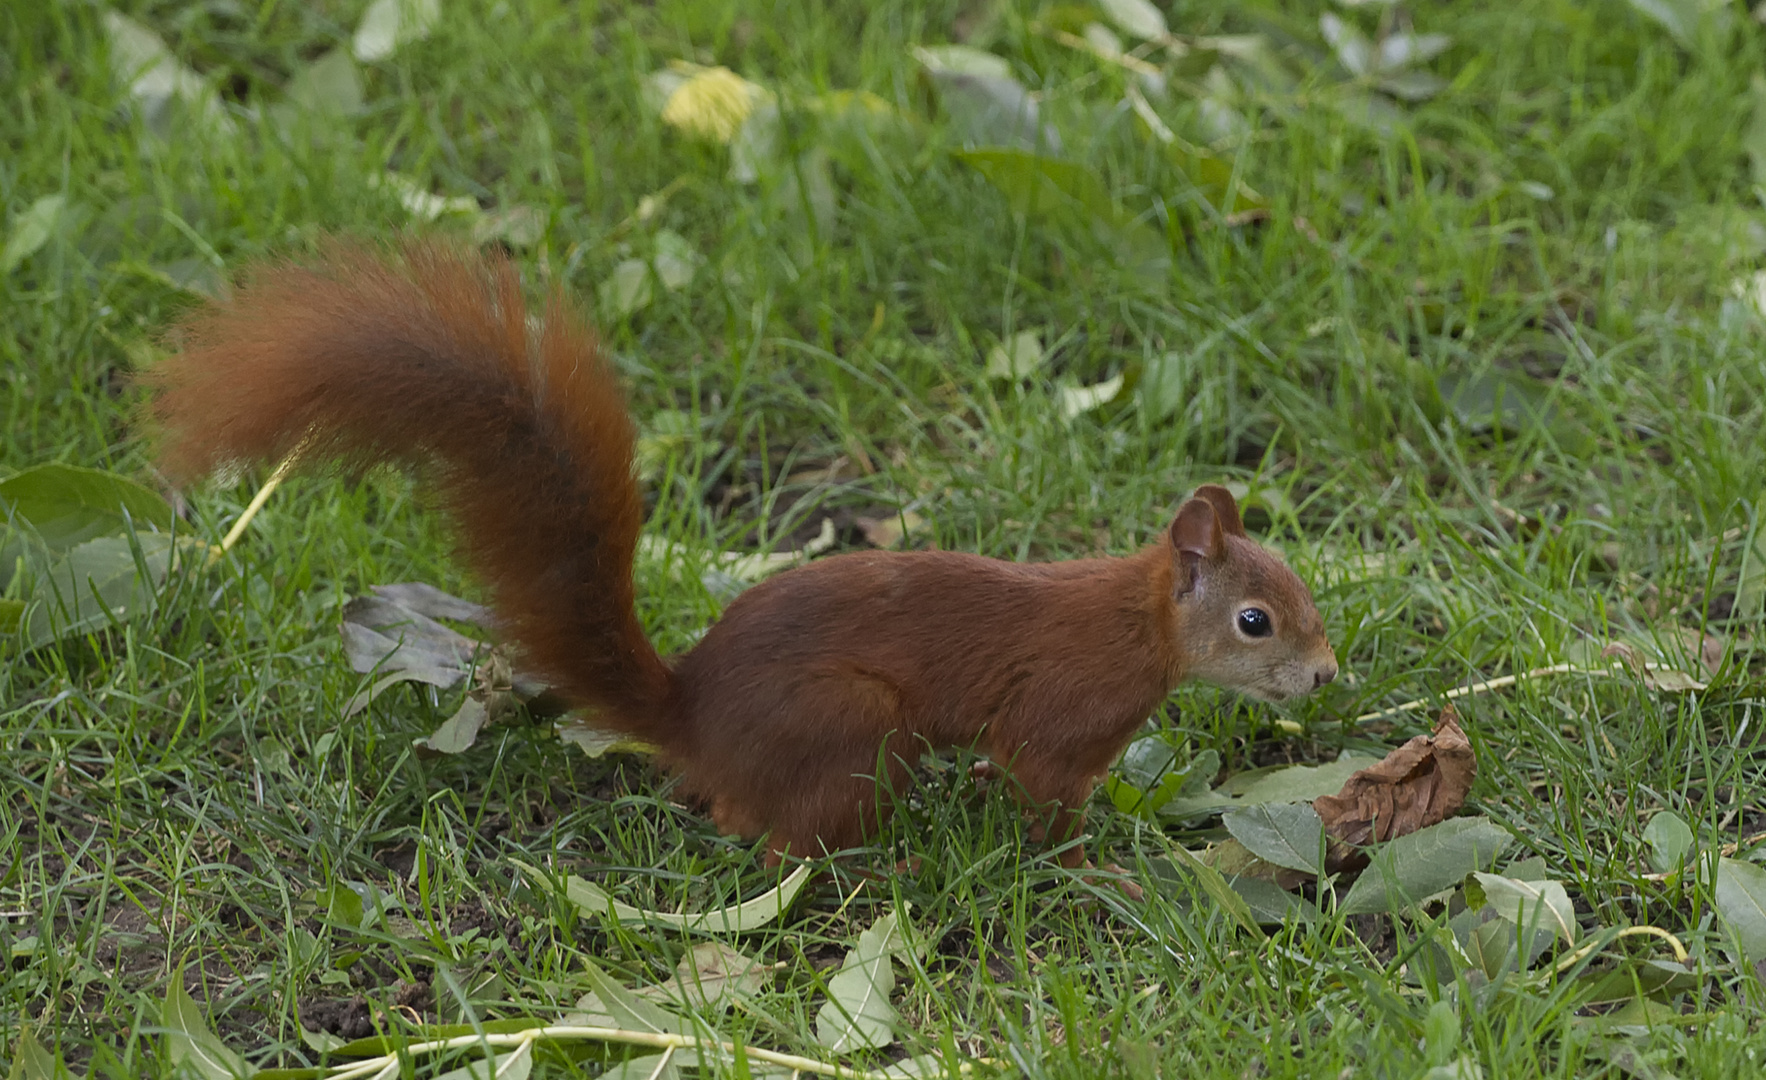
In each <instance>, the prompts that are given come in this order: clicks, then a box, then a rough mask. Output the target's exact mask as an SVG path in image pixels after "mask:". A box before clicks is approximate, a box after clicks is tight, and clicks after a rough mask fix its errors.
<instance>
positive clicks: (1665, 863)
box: [1643, 810, 1693, 874]
mask: <svg viewBox="0 0 1766 1080" xmlns="http://www.w3.org/2000/svg"><path fill="white" fill-rule="evenodd" d="M1692 841H1693V836H1692V829H1691V827H1690V826H1688V825H1687V824H1686V822H1685V821H1684V820H1682V819H1681V817H1680V815H1679V814H1676V813H1675V812H1674V811H1672V810H1662V811H1660V812H1658V813H1657V814H1656V815H1655V816H1654V817H1652V818H1650V819H1649V824H1648V825H1645V826H1644V827H1643V842H1644V843H1646V844H1648V845H1649V864H1650V869H1651V870H1654V871H1655V872H1656V873H1658V874H1672V873H1675V872H1676V871H1678V870H1679V869H1680V867H1681V865H1682V864H1683V863H1684V862H1685V861H1686V855H1687V852H1689V851H1691V850H1692Z"/></svg>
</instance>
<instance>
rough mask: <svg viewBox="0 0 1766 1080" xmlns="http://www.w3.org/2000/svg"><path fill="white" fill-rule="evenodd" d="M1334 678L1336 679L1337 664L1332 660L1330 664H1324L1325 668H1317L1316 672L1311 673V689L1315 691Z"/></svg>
mask: <svg viewBox="0 0 1766 1080" xmlns="http://www.w3.org/2000/svg"><path fill="white" fill-rule="evenodd" d="M1336 677H1337V662H1336V661H1335V660H1332V661H1331V662H1330V663H1328V664H1326V665H1325V666H1323V667H1321V668H1319V669H1318V670H1317V671H1315V672H1313V673H1312V688H1313V689H1314V690H1317V689H1318V688H1319V687H1321V686H1323V685H1324V684H1325V683H1328V682H1330V681H1331V680H1333V679H1335V678H1336Z"/></svg>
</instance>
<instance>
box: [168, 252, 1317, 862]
mask: <svg viewBox="0 0 1766 1080" xmlns="http://www.w3.org/2000/svg"><path fill="white" fill-rule="evenodd" d="M169 340H170V341H171V342H172V343H173V344H174V346H175V347H176V348H177V350H178V351H176V352H175V353H174V354H173V355H171V356H169V357H168V358H166V359H164V360H163V361H162V362H160V363H159V364H157V365H156V366H155V367H153V368H152V369H151V370H149V371H148V372H147V373H146V374H145V381H146V384H147V386H148V388H149V390H150V391H151V396H150V400H149V403H148V405H147V413H148V422H149V423H150V425H151V426H153V427H155V428H157V432H156V434H157V440H158V460H159V463H160V465H161V467H162V469H163V470H164V471H165V473H166V474H167V475H168V476H169V477H170V478H172V479H173V480H174V481H179V482H189V481H193V480H195V479H198V478H199V477H201V476H202V475H203V474H205V473H208V472H209V471H211V470H213V469H215V468H216V467H218V466H223V465H227V464H233V463H250V462H275V461H280V460H282V459H284V458H285V457H286V456H288V455H289V454H292V453H296V452H297V451H298V453H299V460H300V461H301V462H303V463H315V462H321V461H327V460H329V461H337V462H341V463H342V464H344V465H346V466H349V467H353V468H361V467H365V466H368V465H371V464H375V463H378V462H383V461H393V462H400V463H403V464H406V465H409V466H415V467H417V468H418V469H419V471H420V475H422V476H423V477H424V478H425V479H426V480H427V481H428V483H429V484H430V485H431V487H432V489H433V491H434V492H435V493H436V494H437V495H438V496H439V500H440V502H441V505H442V507H443V509H445V510H446V511H447V513H448V514H449V516H450V517H451V518H452V520H453V523H454V525H455V527H456V529H457V531H458V534H459V541H460V550H461V554H462V556H463V558H464V560H465V562H466V564H467V565H468V566H469V567H470V568H471V569H472V570H473V571H475V572H476V574H477V575H478V577H479V578H480V579H481V580H482V581H483V583H484V584H485V585H486V586H488V589H489V592H490V596H491V599H492V607H493V609H494V610H495V612H496V613H497V615H498V617H499V619H500V620H501V629H502V631H503V632H504V633H505V634H506V635H507V636H508V637H509V638H510V639H512V640H513V642H514V643H515V644H516V645H517V647H518V648H519V649H520V650H521V652H522V654H523V655H524V658H525V662H526V663H527V664H528V665H530V666H531V667H532V668H533V669H535V671H536V673H537V674H541V675H543V676H544V677H546V678H548V679H550V680H551V681H552V683H553V685H554V686H555V687H557V688H558V689H559V690H561V691H563V692H564V694H565V695H566V696H567V698H568V700H569V701H570V703H571V704H572V705H574V706H576V707H580V708H583V709H586V710H588V711H589V716H590V721H591V722H592V723H594V724H596V725H598V726H602V727H605V728H608V729H611V730H616V731H619V732H623V733H625V734H627V735H631V736H635V737H636V738H639V739H642V740H645V741H647V742H649V743H651V744H653V745H655V746H657V747H659V748H660V750H661V758H662V759H663V762H664V763H665V764H666V765H667V766H669V767H670V768H672V769H673V770H675V771H676V772H678V773H679V774H680V776H681V778H682V781H683V786H684V788H685V789H686V791H687V792H689V793H690V794H691V795H692V796H694V797H696V798H698V799H700V800H702V801H703V802H704V803H705V804H708V805H709V808H710V815H711V818H712V820H713V822H714V823H715V824H716V825H717V827H718V828H719V829H720V830H721V831H722V832H723V833H725V834H726V835H727V834H738V835H740V836H742V837H745V838H756V837H759V836H762V835H766V836H767V838H768V839H767V843H768V847H769V861H772V862H775V863H776V862H777V861H778V859H779V857H780V856H781V855H782V854H783V853H787V852H789V853H791V854H795V855H799V856H814V855H818V854H821V853H822V852H823V851H835V850H839V849H842V848H847V847H852V846H855V845H857V844H859V843H861V842H863V841H864V840H865V839H866V838H867V837H868V836H870V835H872V834H874V833H875V831H876V830H877V829H878V828H879V827H880V825H881V823H882V821H883V820H884V819H885V818H886V817H887V816H888V814H889V810H890V802H891V800H890V798H889V797H888V796H889V795H890V793H892V792H899V791H900V790H902V788H903V785H904V782H905V781H906V780H907V777H908V773H909V768H910V763H912V762H914V761H916V760H918V758H919V757H920V755H921V754H922V753H923V752H925V751H926V750H928V749H934V750H936V749H941V748H948V747H967V746H973V747H977V748H979V749H980V750H982V751H983V752H984V753H986V755H987V756H988V757H989V758H990V759H991V761H993V762H994V763H996V765H997V766H998V767H1003V768H1005V769H1007V770H1009V772H1010V773H1011V775H1012V777H1013V778H1014V780H1015V781H1016V784H1017V786H1018V788H1019V790H1020V792H1021V795H1022V797H1023V798H1024V799H1025V801H1026V802H1027V803H1028V804H1029V805H1030V806H1032V807H1034V808H1036V809H1037V810H1038V811H1039V814H1040V815H1041V816H1040V817H1039V821H1041V822H1043V823H1045V824H1046V825H1052V828H1049V827H1044V826H1043V825H1039V827H1038V828H1037V829H1036V830H1034V832H1033V835H1036V836H1043V835H1048V834H1049V833H1051V832H1052V834H1053V836H1054V837H1055V838H1056V839H1058V840H1061V841H1065V840H1069V839H1072V838H1074V837H1075V836H1076V834H1077V832H1078V829H1079V826H1080V823H1081V817H1082V814H1083V809H1084V806H1085V802H1086V800H1087V798H1088V797H1089V795H1090V794H1091V791H1092V788H1093V786H1094V784H1095V783H1096V782H1097V781H1098V779H1099V778H1100V777H1101V776H1102V775H1103V774H1104V773H1105V771H1106V770H1108V769H1109V767H1110V765H1111V764H1112V763H1113V762H1114V761H1115V760H1116V758H1117V757H1118V756H1119V755H1120V754H1121V752H1122V750H1123V748H1124V747H1125V746H1126V745H1127V744H1128V742H1129V741H1130V740H1131V739H1132V738H1133V737H1134V735H1135V734H1136V733H1137V732H1138V731H1139V730H1140V729H1141V726H1142V724H1143V723H1144V722H1145V721H1146V719H1147V717H1148V716H1150V715H1151V714H1152V713H1153V712H1154V711H1155V710H1156V709H1157V708H1158V706H1159V704H1160V703H1161V702H1162V701H1164V700H1165V698H1166V696H1167V695H1168V694H1169V693H1170V692H1171V690H1172V688H1173V687H1175V686H1176V685H1177V684H1178V683H1179V682H1181V681H1183V680H1185V679H1189V678H1197V679H1203V680H1206V681H1208V682H1211V683H1215V684H1217V685H1220V686H1223V687H1227V688H1230V689H1233V690H1237V691H1240V692H1242V693H1245V694H1248V695H1250V696H1252V697H1255V698H1260V699H1264V700H1269V701H1280V700H1283V699H1286V698H1292V697H1295V696H1298V695H1301V694H1305V693H1307V692H1309V691H1311V690H1313V689H1314V688H1316V687H1318V686H1321V685H1323V684H1324V683H1327V682H1330V681H1331V680H1332V679H1333V678H1335V677H1336V674H1337V661H1336V657H1335V656H1334V655H1333V654H1332V652H1331V647H1330V644H1329V643H1328V641H1327V640H1326V638H1325V632H1324V623H1323V621H1322V620H1321V619H1320V617H1319V613H1318V610H1317V608H1316V607H1315V606H1314V605H1313V601H1312V596H1311V594H1310V593H1309V592H1308V591H1307V589H1306V586H1305V584H1303V583H1302V582H1301V580H1300V579H1299V578H1298V577H1297V576H1295V574H1294V573H1293V571H1291V570H1289V569H1288V567H1287V566H1286V565H1284V564H1283V563H1282V561H1281V560H1280V559H1278V558H1276V557H1275V556H1274V555H1272V554H1270V553H1269V552H1267V551H1266V550H1264V549H1263V548H1262V547H1260V546H1259V545H1258V544H1257V543H1255V542H1254V541H1252V540H1250V539H1249V538H1248V537H1247V536H1246V535H1245V529H1244V526H1243V525H1242V524H1241V523H1240V520H1239V512H1238V507H1237V506H1236V505H1235V503H1234V501H1233V497H1232V495H1231V494H1230V493H1229V492H1228V491H1227V490H1226V489H1225V488H1222V487H1216V486H1204V487H1202V488H1200V489H1198V490H1197V491H1196V493H1195V494H1194V496H1192V497H1191V498H1189V499H1188V500H1186V501H1185V502H1184V503H1183V504H1182V506H1181V508H1180V509H1179V510H1178V512H1177V516H1176V517H1175V519H1174V520H1173V521H1172V522H1171V524H1170V526H1169V528H1167V529H1166V530H1164V531H1163V532H1162V533H1161V534H1160V535H1159V538H1158V540H1157V541H1156V542H1154V543H1153V544H1151V545H1149V546H1147V547H1145V548H1143V549H1142V550H1141V551H1139V552H1138V553H1136V554H1133V555H1129V556H1126V557H1120V558H1089V559H1077V560H1072V561H1067V562H1054V563H1034V564H1025V563H1013V562H1005V561H1001V560H997V559H990V558H983V557H981V556H979V555H968V554H959V553H956V552H948V551H917V552H890V551H864V552H855V553H850V554H843V555H837V556H833V557H828V558H823V559H818V560H816V561H814V562H811V563H809V564H808V565H805V566H802V567H799V568H797V569H793V570H789V571H786V572H784V573H781V574H779V575H777V576H775V577H773V578H771V579H769V580H767V581H765V582H763V583H761V584H758V585H755V586H753V587H752V588H750V589H748V590H747V591H746V592H743V593H741V594H740V595H738V596H737V597H736V598H735V599H734V600H733V601H732V602H731V603H730V605H729V607H728V608H727V609H726V610H725V611H724V613H723V616H722V617H721V618H720V619H719V620H718V621H717V622H716V623H715V624H713V625H712V627H711V628H710V629H709V630H708V631H707V632H706V633H705V635H704V637H703V638H702V639H701V640H700V641H699V643H698V644H697V645H695V646H694V647H693V648H692V649H691V650H690V651H688V652H687V653H686V654H684V655H682V656H679V657H676V658H674V659H672V660H665V659H663V658H662V657H661V656H659V655H658V654H657V652H656V650H655V648H654V647H653V646H652V645H651V643H650V640H649V639H648V638H647V637H646V636H645V633H644V628H643V627H642V625H640V623H639V621H638V617H637V614H636V612H635V610H634V604H633V599H634V586H633V580H632V564H633V555H634V552H635V550H636V547H637V543H638V534H639V530H640V528H641V526H642V523H643V503H642V499H641V495H640V491H639V487H638V483H637V481H636V479H635V474H634V472H633V460H632V459H633V445H634V435H635V429H634V426H633V423H632V420H631V418H630V416H629V414H628V413H627V411H626V405H625V396H624V394H623V392H622V391H621V389H620V386H619V382H618V379H617V377H616V375H615V372H614V369H613V366H612V365H611V364H610V363H609V362H608V360H607V358H606V356H605V355H604V354H603V352H602V350H601V347H600V345H599V343H598V340H597V338H596V336H595V335H594V333H593V332H592V331H591V329H590V328H589V327H588V326H587V325H586V324H585V323H584V322H583V321H581V320H580V319H579V318H578V316H577V315H575V314H574V312H573V310H572V308H571V306H570V304H569V302H568V301H567V299H566V298H565V296H564V295H563V293H562V291H560V290H556V289H554V290H553V292H552V293H551V295H550V296H549V298H548V299H547V301H546V304H545V308H544V312H543V314H541V315H539V316H537V317H535V316H533V315H530V313H529V311H528V308H527V305H526V304H525V303H524V301H523V297H522V291H521V286H520V282H519V279H518V275H517V273H516V271H515V269H514V268H513V267H512V265H511V264H510V263H509V261H508V260H507V259H505V258H502V257H500V256H490V255H483V254H480V253H477V252H472V251H468V250H462V249H457V248H454V247H451V246H449V245H446V244H443V243H438V242H425V241H409V242H406V243H405V244H404V245H403V246H402V248H401V249H399V250H397V251H393V252H382V251H379V250H376V249H371V248H367V247H363V246H351V245H350V244H348V243H346V242H343V241H331V242H329V243H328V245H327V246H325V248H324V249H323V251H322V253H321V254H320V255H319V256H318V257H317V258H316V259H314V260H310V261H307V262H305V263H296V262H283V263H270V264H265V265H261V266H259V267H257V268H256V269H255V270H254V271H253V272H252V273H251V274H250V275H249V277H248V279H247V280H246V282H245V283H244V284H243V286H242V287H240V288H239V289H238V290H236V291H234V292H232V293H231V294H230V295H228V296H226V297H225V298H223V299H219V300H215V301H213V302H209V303H206V304H205V305H203V306H202V307H200V308H198V309H196V310H195V311H193V312H192V313H190V314H188V315H187V316H185V317H184V318H183V319H182V320H181V321H180V322H179V323H178V324H177V325H176V326H175V327H174V329H173V331H172V333H171V335H170V339H169ZM879 766H881V774H879ZM879 778H880V779H881V781H882V783H883V784H884V790H883V791H881V792H880V791H879V790H878V781H879ZM1061 861H1062V862H1063V863H1064V864H1065V865H1067V866H1070V867H1072V866H1078V865H1080V864H1081V863H1082V862H1083V861H1084V855H1083V852H1082V850H1081V848H1080V846H1079V845H1078V844H1073V845H1071V846H1069V847H1068V848H1066V849H1065V850H1063V852H1062V856H1061Z"/></svg>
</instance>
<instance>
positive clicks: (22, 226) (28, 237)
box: [0, 194, 67, 274]
mask: <svg viewBox="0 0 1766 1080" xmlns="http://www.w3.org/2000/svg"><path fill="white" fill-rule="evenodd" d="M66 207H67V196H65V195H59V194H57V195H44V196H41V197H40V198H38V199H37V200H36V201H35V202H33V203H31V205H29V206H27V207H25V209H24V212H23V213H21V214H19V215H18V216H17V217H15V218H13V219H12V229H11V230H10V231H9V232H8V233H7V234H6V246H5V247H4V248H0V274H10V273H12V272H13V271H14V270H16V269H18V264H19V263H22V262H24V261H25V260H26V259H28V258H30V257H31V256H32V255H35V254H36V253H37V252H38V250H39V249H41V248H42V246H43V245H44V244H47V243H48V242H49V238H50V237H51V236H54V235H55V229H56V227H57V226H58V225H59V224H60V223H61V212H62V211H63V210H64V209H66Z"/></svg>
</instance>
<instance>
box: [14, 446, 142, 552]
mask: <svg viewBox="0 0 1766 1080" xmlns="http://www.w3.org/2000/svg"><path fill="white" fill-rule="evenodd" d="M173 516H174V515H173V513H172V507H171V504H170V503H168V502H166V501H165V499H163V498H161V497H160V495H159V494H158V493H157V492H155V491H153V490H151V489H149V488H146V487H143V486H142V485H140V484H138V483H136V482H135V481H133V480H130V479H129V478H128V477H125V476H119V475H117V474H116V473H110V472H105V471H103V470H102V469H87V468H82V467H80V466H78V465H63V464H59V463H56V464H49V465H38V466H36V467H34V468H30V469H26V470H24V471H23V472H19V473H14V474H13V475H12V476H9V477H7V478H6V479H4V480H0V519H6V520H8V521H11V522H13V523H15V524H24V525H28V526H29V527H30V529H31V531H32V532H33V533H34V534H35V535H36V536H37V538H38V539H39V540H41V541H42V543H43V545H44V547H46V548H48V549H49V550H50V551H51V552H53V553H57V554H59V553H61V552H64V551H67V550H69V549H71V548H73V547H75V546H76V545H78V544H82V543H85V542H86V541H88V540H91V539H94V538H96V537H100V536H113V535H116V534H118V533H122V532H124V531H126V530H127V529H128V527H129V524H130V523H131V522H132V523H133V524H134V526H135V528H137V529H145V528H147V527H148V526H152V527H153V528H157V529H160V530H162V531H164V530H170V529H171V527H172V519H173Z"/></svg>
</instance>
